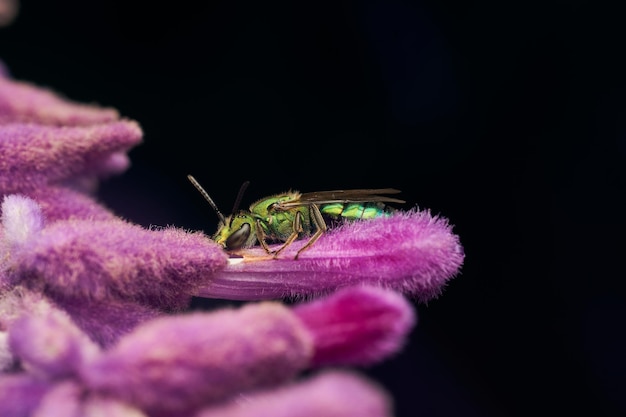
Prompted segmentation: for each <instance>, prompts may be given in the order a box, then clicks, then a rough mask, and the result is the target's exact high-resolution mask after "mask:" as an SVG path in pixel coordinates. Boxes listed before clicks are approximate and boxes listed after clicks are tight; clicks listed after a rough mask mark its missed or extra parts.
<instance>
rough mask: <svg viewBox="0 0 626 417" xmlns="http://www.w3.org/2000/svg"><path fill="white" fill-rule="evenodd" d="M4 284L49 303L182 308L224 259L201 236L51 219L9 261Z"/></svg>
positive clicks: (116, 222)
mask: <svg viewBox="0 0 626 417" xmlns="http://www.w3.org/2000/svg"><path fill="white" fill-rule="evenodd" d="M11 261H12V263H13V264H12V267H11V281H12V282H13V283H14V284H18V283H22V284H24V285H26V286H29V287H31V288H38V289H43V290H44V291H46V292H47V293H48V295H50V296H52V297H53V298H55V299H59V300H63V299H66V298H68V299H83V300H84V302H85V303H89V302H90V300H101V301H102V300H121V301H133V302H139V303H142V304H144V305H148V306H154V307H158V308H163V309H179V308H183V307H186V306H187V305H188V303H189V301H190V299H191V296H192V294H194V293H195V292H196V291H197V287H198V286H200V285H205V284H206V282H207V281H208V280H210V279H211V277H212V276H213V274H214V273H215V271H216V270H217V269H219V268H221V267H223V266H224V264H225V262H226V255H225V254H224V253H223V252H222V251H221V250H220V249H219V247H218V246H217V245H216V244H215V243H214V242H213V241H211V240H210V239H208V238H207V237H206V236H204V235H202V234H200V233H188V232H185V231H184V230H182V229H175V228H166V229H162V230H146V229H143V228H142V227H140V226H137V225H133V224H130V223H127V222H124V221H122V220H111V221H91V220H67V221H57V222H56V223H53V224H52V225H50V226H48V227H46V228H44V229H43V231H42V232H41V234H40V236H38V237H37V238H36V239H33V240H32V241H31V242H30V244H29V245H26V246H25V247H24V248H22V249H21V250H20V251H16V253H15V254H13V255H12V258H11Z"/></svg>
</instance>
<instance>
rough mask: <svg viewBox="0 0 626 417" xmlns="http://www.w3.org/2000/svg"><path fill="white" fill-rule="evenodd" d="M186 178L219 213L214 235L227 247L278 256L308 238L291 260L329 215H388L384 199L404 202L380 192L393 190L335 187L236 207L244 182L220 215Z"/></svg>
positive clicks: (320, 231) (312, 240)
mask: <svg viewBox="0 0 626 417" xmlns="http://www.w3.org/2000/svg"><path fill="white" fill-rule="evenodd" d="M187 178H188V179H189V181H191V183H192V184H193V185H194V186H195V187H196V188H197V189H198V191H200V193H201V194H202V196H203V197H204V198H205V199H206V200H207V201H208V202H209V204H210V205H211V207H213V210H215V212H216V213H217V216H218V217H219V221H220V223H219V226H218V229H217V232H216V233H215V234H214V235H213V237H212V239H213V240H214V241H216V242H217V243H219V244H220V245H222V246H223V247H224V248H225V249H226V250H227V251H229V252H230V251H236V250H238V249H242V248H249V247H252V246H254V245H255V244H256V243H257V242H259V243H260V244H261V246H262V247H263V249H265V251H266V252H267V253H268V254H271V255H273V256H274V258H276V257H278V255H279V254H280V253H281V252H282V251H284V250H285V249H286V248H287V247H288V246H289V245H291V243H292V242H293V241H294V240H296V239H298V238H299V237H304V236H310V238H309V241H308V242H307V243H306V244H305V245H304V246H302V247H301V248H300V249H299V250H298V252H297V253H296V255H295V258H294V259H297V258H298V256H299V255H300V254H301V253H302V252H304V251H305V250H306V249H308V248H310V247H311V245H313V244H314V243H315V241H317V239H319V238H320V236H322V235H323V234H324V232H326V230H327V229H328V226H327V224H326V221H325V220H324V216H327V217H328V218H330V219H348V220H356V219H372V218H375V217H380V216H384V215H387V214H388V213H389V211H390V209H389V208H388V207H387V206H386V205H385V204H384V203H405V201H404V200H400V199H397V198H392V197H387V196H385V195H383V194H397V193H399V192H400V191H399V190H396V189H393V188H381V189H363V190H336V191H319V192H312V193H300V192H297V191H288V192H285V193H282V194H275V195H272V196H269V197H265V198H262V199H260V200H258V201H256V202H255V203H253V204H252V205H251V206H250V209H249V210H238V208H239V202H240V200H241V196H242V194H243V192H244V190H245V188H246V187H247V185H248V182H246V183H244V184H243V185H242V187H241V189H240V190H239V194H238V196H237V199H236V201H235V205H234V207H233V214H231V215H230V216H228V217H224V215H222V213H221V212H220V211H219V209H218V208H217V205H216V204H215V203H214V202H213V200H212V199H211V197H210V196H209V194H208V193H207V192H206V191H205V190H204V188H202V186H201V185H200V184H199V183H198V181H196V179H195V178H194V177H192V176H191V175H188V176H187ZM267 240H270V241H281V242H284V243H283V245H282V246H281V247H280V248H278V249H277V250H275V251H272V250H271V249H270V248H269V246H268V244H267Z"/></svg>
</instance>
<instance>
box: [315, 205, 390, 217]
mask: <svg viewBox="0 0 626 417" xmlns="http://www.w3.org/2000/svg"><path fill="white" fill-rule="evenodd" d="M320 212H321V213H322V214H324V215H326V216H329V217H332V218H335V219H338V218H341V217H342V218H345V219H350V220H353V219H373V218H376V217H380V216H386V215H388V214H389V210H387V208H386V206H385V205H384V204H382V203H348V204H346V203H331V204H324V205H322V206H321V207H320Z"/></svg>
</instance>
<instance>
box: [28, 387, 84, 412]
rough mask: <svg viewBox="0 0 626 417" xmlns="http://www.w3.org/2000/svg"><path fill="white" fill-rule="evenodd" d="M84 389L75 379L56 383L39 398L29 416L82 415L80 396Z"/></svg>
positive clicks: (82, 394)
mask: <svg viewBox="0 0 626 417" xmlns="http://www.w3.org/2000/svg"><path fill="white" fill-rule="evenodd" d="M84 395H85V390H84V388H83V387H81V386H80V384H79V383H78V382H77V381H75V380H66V381H62V382H60V383H57V384H56V385H55V386H54V387H53V388H52V389H50V390H49V391H48V392H47V393H46V395H45V396H44V397H43V398H42V399H41V402H40V403H39V405H38V406H37V408H36V409H35V410H34V412H33V414H32V416H31V417H83V414H82V410H81V408H82V404H81V402H82V400H81V397H83V396H84Z"/></svg>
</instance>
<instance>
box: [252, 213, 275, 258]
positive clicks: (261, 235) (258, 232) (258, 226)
mask: <svg viewBox="0 0 626 417" xmlns="http://www.w3.org/2000/svg"><path fill="white" fill-rule="evenodd" d="M256 239H257V240H258V241H259V243H260V244H261V246H262V247H263V249H265V252H267V253H272V251H271V250H270V247H269V246H267V242H266V241H265V233H264V232H263V228H262V227H261V221H260V220H258V219H257V221H256Z"/></svg>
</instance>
